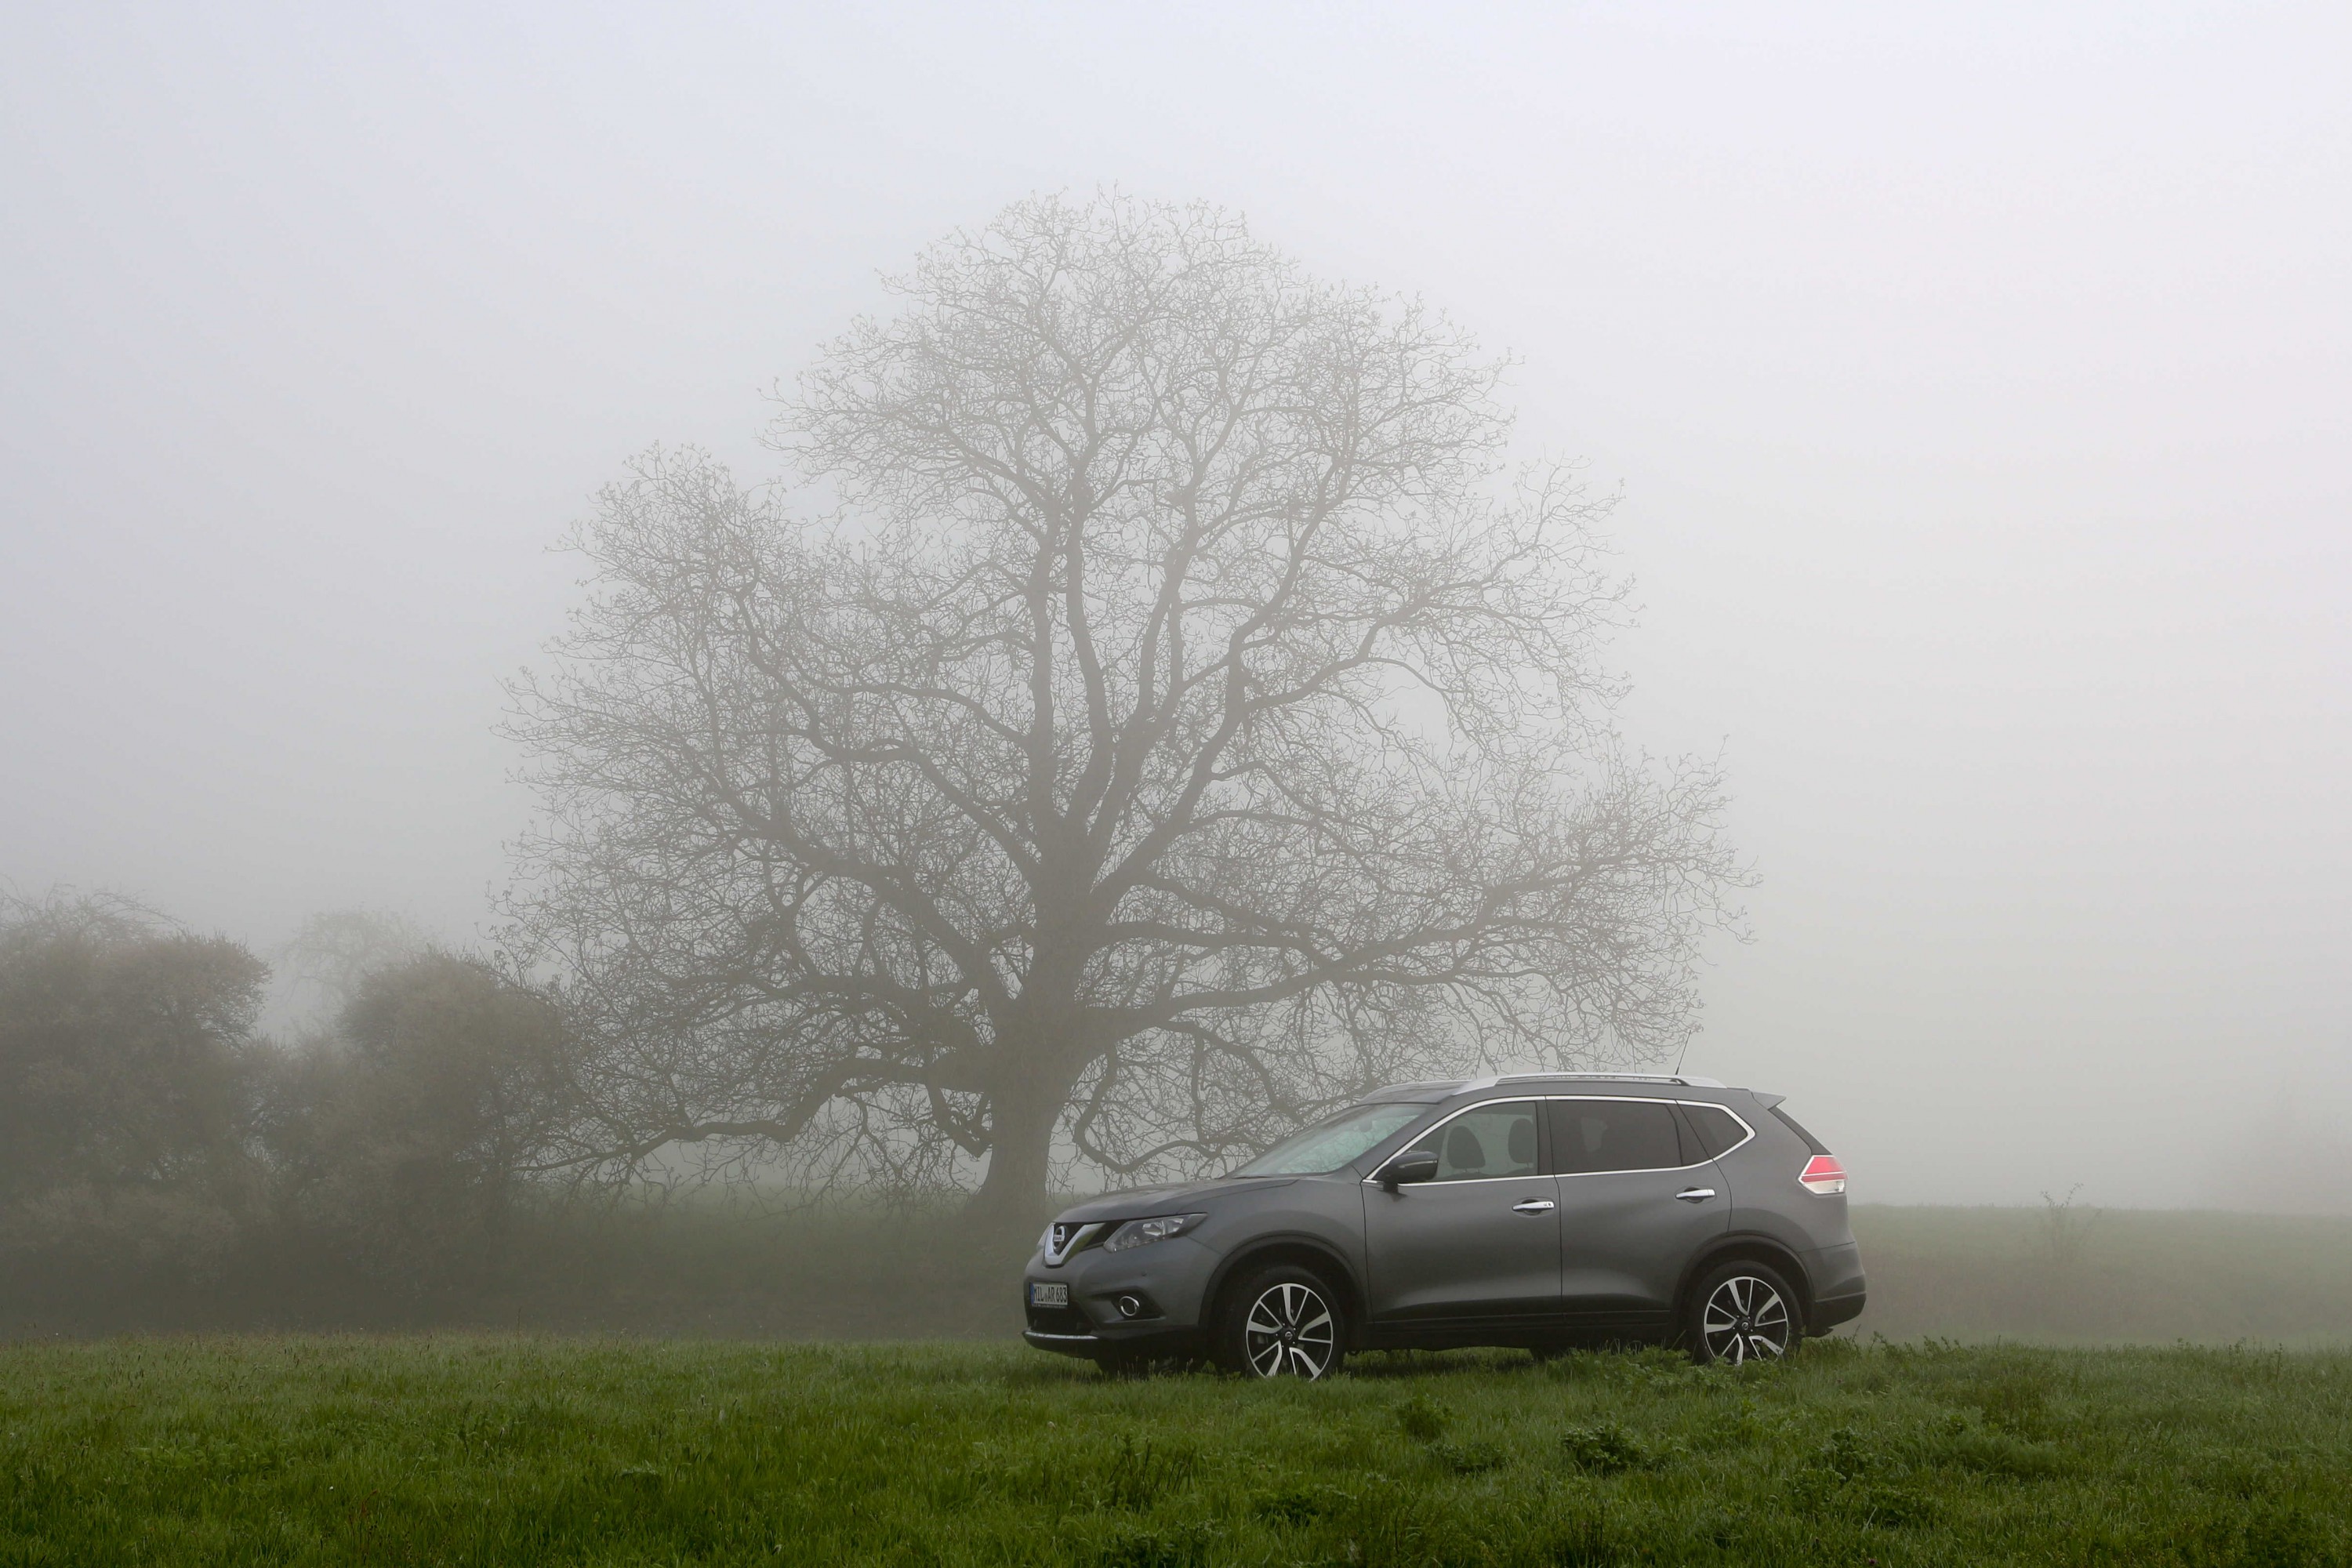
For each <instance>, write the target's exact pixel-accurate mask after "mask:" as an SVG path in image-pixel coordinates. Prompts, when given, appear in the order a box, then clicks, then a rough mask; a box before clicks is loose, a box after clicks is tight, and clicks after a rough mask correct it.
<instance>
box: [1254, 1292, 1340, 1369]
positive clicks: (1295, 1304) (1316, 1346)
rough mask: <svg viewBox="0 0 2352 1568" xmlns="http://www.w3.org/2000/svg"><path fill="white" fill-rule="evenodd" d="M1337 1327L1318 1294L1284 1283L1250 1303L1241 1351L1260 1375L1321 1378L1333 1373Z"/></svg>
mask: <svg viewBox="0 0 2352 1568" xmlns="http://www.w3.org/2000/svg"><path fill="white" fill-rule="evenodd" d="M1337 1329H1338V1325H1337V1324H1336V1323H1335V1322H1334V1321H1333V1319H1332V1316H1331V1308H1330V1304H1329V1303H1328V1302H1327V1301H1325V1300H1323V1296H1322V1293H1321V1292H1320V1291H1318V1290H1317V1289H1315V1288H1314V1287H1313V1286H1311V1285H1297V1284H1292V1283H1289V1282H1285V1283H1283V1284H1280V1285H1276V1286H1273V1287H1271V1288H1269V1289H1267V1290H1265V1292H1264V1293H1263V1294H1262V1295H1260V1296H1259V1297H1258V1299H1257V1300H1255V1301H1254V1302H1252V1303H1251V1304H1250V1310H1249V1316H1248V1317H1247V1318H1245V1319H1244V1320H1243V1322H1242V1349H1243V1352H1244V1356H1245V1357H1246V1359H1247V1360H1248V1362H1249V1368H1250V1371H1251V1372H1252V1373H1255V1374H1256V1375H1257V1376H1259V1377H1304V1378H1308V1379H1313V1378H1318V1377H1321V1376H1322V1375H1323V1374H1324V1373H1327V1372H1328V1371H1330V1370H1331V1352H1333V1351H1334V1350H1335V1349H1336V1348H1337V1347H1338V1343H1339V1337H1338V1332H1337Z"/></svg>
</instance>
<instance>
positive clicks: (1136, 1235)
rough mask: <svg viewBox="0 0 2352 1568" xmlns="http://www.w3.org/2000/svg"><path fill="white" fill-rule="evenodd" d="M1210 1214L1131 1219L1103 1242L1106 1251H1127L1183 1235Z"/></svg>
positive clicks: (1164, 1215)
mask: <svg viewBox="0 0 2352 1568" xmlns="http://www.w3.org/2000/svg"><path fill="white" fill-rule="evenodd" d="M1208 1217H1209V1216H1208V1215H1204V1214H1163V1215H1153V1216H1152V1217H1151V1218H1150V1219H1131V1220H1129V1221H1128V1222H1127V1223H1126V1224H1125V1225H1123V1226H1119V1227H1118V1229H1117V1230H1115V1231H1112V1232H1111V1233H1110V1239H1109V1240H1108V1241H1106V1242H1104V1243H1103V1244H1102V1249H1103V1250H1104V1251H1105V1252H1125V1251H1126V1250H1127V1249H1128V1248H1129V1247H1144V1246H1148V1245H1149V1244H1150V1243H1152V1242H1155V1241H1165V1240H1167V1239H1168V1238H1169V1237H1171V1236H1181V1235H1183V1234H1184V1233H1185V1232H1186V1231H1188V1230H1191V1229H1192V1228H1193V1227H1195V1226H1198V1225H1199V1224H1200V1223H1201V1222H1202V1220H1204V1219H1206V1218H1208Z"/></svg>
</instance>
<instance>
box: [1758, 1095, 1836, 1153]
mask: <svg viewBox="0 0 2352 1568" xmlns="http://www.w3.org/2000/svg"><path fill="white" fill-rule="evenodd" d="M1772 1114H1773V1115H1775V1116H1777V1117H1779V1118H1780V1125H1781V1126H1783V1127H1786V1128H1787V1129H1788V1130H1789V1131H1791V1132H1793V1133H1795V1134H1796V1135H1797V1141H1798V1142H1801V1143H1802V1144H1803V1145H1804V1146H1805V1147H1806V1149H1807V1150H1808V1151H1810V1152H1812V1153H1815V1154H1826V1153H1828V1152H1830V1146H1829V1145H1828V1144H1826V1143H1824V1142H1822V1141H1821V1140H1820V1139H1818V1138H1816V1137H1814V1136H1813V1135H1812V1134H1811V1133H1810V1132H1808V1131H1805V1130H1804V1129H1803V1128H1801V1127H1800V1126H1798V1125H1797V1119H1796V1118H1795V1117H1793V1116H1791V1115H1790V1114H1789V1113H1788V1112H1787V1111H1785V1110H1781V1109H1780V1107H1779V1106H1777V1105H1776V1106H1774V1107H1773V1108H1772Z"/></svg>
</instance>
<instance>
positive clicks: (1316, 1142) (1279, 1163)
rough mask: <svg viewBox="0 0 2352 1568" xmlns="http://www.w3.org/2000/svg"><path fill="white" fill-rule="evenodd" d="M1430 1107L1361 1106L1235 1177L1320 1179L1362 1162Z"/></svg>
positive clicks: (1279, 1146)
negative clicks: (1305, 1177) (1323, 1175)
mask: <svg viewBox="0 0 2352 1568" xmlns="http://www.w3.org/2000/svg"><path fill="white" fill-rule="evenodd" d="M1428 1109H1429V1107H1427V1106H1425V1105H1359V1106H1357V1107H1356V1108H1355V1109H1354V1110H1343V1111H1341V1112H1340V1113H1339V1115H1337V1116H1335V1117H1333V1118H1331V1120H1330V1121H1324V1122H1318V1123H1317V1124H1316V1125H1315V1126H1313V1127H1310V1128H1308V1129H1307V1131H1304V1132H1294V1133H1292V1134H1291V1135H1290V1136H1289V1137H1287V1138H1286V1139H1284V1140H1283V1141H1282V1142H1279V1143H1276V1145H1275V1146H1274V1147H1273V1148H1271V1149H1268V1150H1267V1151H1266V1152H1265V1153H1263V1154H1260V1155H1259V1156H1258V1157H1257V1158H1256V1159H1255V1160H1252V1161H1251V1162H1250V1163H1248V1164H1246V1165H1244V1166H1243V1167H1242V1168H1241V1169H1240V1170H1238V1171H1235V1172H1234V1173H1233V1174H1234V1175H1236V1176H1319V1175H1321V1174H1323V1173H1325V1172H1327V1171H1336V1170H1338V1169H1339V1167H1340V1166H1342V1165H1345V1164H1348V1163H1350V1162H1352V1161H1356V1160H1360V1159H1361V1158H1363V1157H1364V1155H1366V1154H1368V1153H1370V1152H1371V1151H1372V1150H1374V1149H1376V1148H1378V1147H1379V1146H1380V1145H1381V1142H1383V1141H1384V1140H1386V1139H1387V1138H1388V1137H1390V1136H1391V1134H1393V1133H1397V1132H1402V1131H1404V1130H1405V1128H1407V1127H1408V1126H1410V1125H1412V1122H1413V1121H1415V1120H1417V1119H1418V1118H1419V1117H1420V1116H1421V1115H1422V1114H1423V1112H1424V1111H1426V1110H1428Z"/></svg>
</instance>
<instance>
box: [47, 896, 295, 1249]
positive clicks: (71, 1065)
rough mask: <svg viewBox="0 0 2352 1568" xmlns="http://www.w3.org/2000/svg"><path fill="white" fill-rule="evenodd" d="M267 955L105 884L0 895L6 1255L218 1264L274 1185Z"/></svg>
mask: <svg viewBox="0 0 2352 1568" xmlns="http://www.w3.org/2000/svg"><path fill="white" fill-rule="evenodd" d="M267 978H268V967H267V966H266V965H264V964H263V963H261V962H260V961H259V960H258V959H257V958H255V957H254V956H253V954H251V953H250V952H247V951H246V950H245V949H244V948H243V947H241V946H239V945H238V944H237V943H236V942H230V941H228V940H227V939H226V938H222V937H197V936H193V935H190V934H189V933H187V932H185V931H181V930H178V929H177V928H175V927H173V926H172V925H170V924H169V923H168V922H166V921H163V920H162V919H161V918H160V917H158V916H156V915H154V914H153V913H152V912H151V911H149V910H143V909H142V908H140V907H139V906H137V905H135V904H132V903H130V902H128V901H126V900H119V899H111V898H106V897H79V898H68V897H53V898H51V899H49V900H47V901H44V902H41V903H37V904H34V903H25V902H10V903H5V904H0V1255H5V1256H6V1257H7V1258H10V1259H11V1260H12V1261H11V1262H10V1263H9V1265H8V1268H13V1269H19V1270H21V1269H24V1268H31V1267H35V1266H36V1265H37V1261H46V1262H47V1264H49V1265H50V1266H52V1267H58V1266H79V1267H82V1268H97V1269H103V1270H110V1271H119V1270H120V1269H122V1268H135V1269H140V1270H145V1271H151V1272H152V1271H154V1270H158V1269H161V1270H165V1271H177V1272H194V1273H197V1274H202V1273H204V1272H205V1271H207V1270H209V1269H211V1268H215V1267H216V1266H217V1265H218V1263H219V1261H220V1259H221V1258H222V1257H223V1256H224V1255H225V1253H226V1251H227V1249H228V1248H229V1247H230V1246H231V1245H232V1244H233V1243H234V1241H235V1239H236V1235H237V1234H238V1230H239V1226H240V1225H241V1224H242V1223H243V1222H244V1221H245V1219H246V1217H247V1215H248V1214H249V1213H250V1211H251V1210H252V1208H253V1206H254V1204H255V1201H256V1199H257V1196H258V1195H259V1192H260V1187H261V1182H262V1177H263V1173H262V1171H261V1169H260V1168H259V1166H258V1165H257V1163H256V1161H255V1160H254V1158H253V1157H252V1152H251V1150H250V1147H249V1142H248V1139H249V1133H250V1131H251V1121H250V1111H251V1105H252V1100H253V1085H254V1081H255V1079H256V1076H257V1073H258V1072H259V1071H260V1070H261V1068H262V1063H261V1062H260V1060H259V1059H258V1058H257V1055H256V1053H255V1050H254V1047H253V1042H252V1030H253V1022H254V1018H255V1016H256V1015H257V1011H258V1009H259V1006H260V1000H261V987H262V984H263V982H264V981H265V980H266V979H267Z"/></svg>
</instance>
